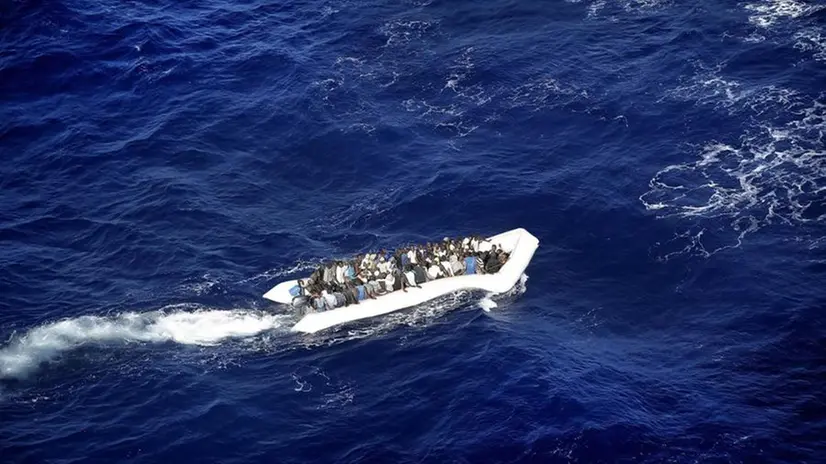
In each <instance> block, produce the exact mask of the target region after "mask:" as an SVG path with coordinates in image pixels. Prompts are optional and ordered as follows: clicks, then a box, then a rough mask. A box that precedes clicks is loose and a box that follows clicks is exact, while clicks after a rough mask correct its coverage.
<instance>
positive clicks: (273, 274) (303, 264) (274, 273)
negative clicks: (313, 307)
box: [204, 259, 321, 284]
mask: <svg viewBox="0 0 826 464" xmlns="http://www.w3.org/2000/svg"><path fill="white" fill-rule="evenodd" d="M320 263H321V260H320V259H314V260H307V261H305V260H300V261H298V262H296V263H294V264H292V265H290V266H282V267H276V268H273V269H269V270H266V271H264V272H262V273H260V274H256V275H254V276H252V277H248V278H246V279H242V280H239V281H238V283H239V284H243V283H247V282H255V281H258V280H272V279H275V278H278V277H283V276H286V275H291V274H295V273H297V272H302V271H308V270H310V269H315V268H316V267H317V266H318V265H319V264H320ZM204 277H205V278H206V275H204Z"/></svg>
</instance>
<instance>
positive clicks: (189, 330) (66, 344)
mask: <svg viewBox="0 0 826 464" xmlns="http://www.w3.org/2000/svg"><path fill="white" fill-rule="evenodd" d="M290 317H291V316H286V315H273V314H268V313H264V312H258V311H249V310H242V309H236V310H215V309H205V308H199V307H197V306H194V305H175V306H170V307H166V308H164V309H162V310H159V311H153V312H146V313H136V312H125V313H121V314H118V315H114V316H80V317H75V318H68V319H63V320H60V321H56V322H49V323H46V324H43V325H40V326H38V327H35V328H32V329H30V330H28V331H26V332H25V333H23V334H21V335H17V334H14V335H12V337H11V338H10V340H9V341H8V342H7V343H6V344H5V346H2V347H0V379H2V378H18V377H23V376H25V375H27V374H29V373H30V372H32V371H33V370H35V369H37V368H38V367H39V366H40V365H42V364H43V363H45V362H48V361H51V360H54V359H56V358H57V357H58V356H59V355H60V354H62V353H65V352H68V351H70V350H74V349H77V348H80V347H83V346H89V345H113V344H118V343H163V342H174V343H180V344H184V345H215V344H218V343H220V342H222V341H225V340H227V339H231V338H244V337H251V336H254V335H257V334H259V333H261V332H264V331H268V330H273V329H278V328H280V327H282V326H283V325H285V324H286V323H287V322H286V321H285V319H288V318H290Z"/></svg>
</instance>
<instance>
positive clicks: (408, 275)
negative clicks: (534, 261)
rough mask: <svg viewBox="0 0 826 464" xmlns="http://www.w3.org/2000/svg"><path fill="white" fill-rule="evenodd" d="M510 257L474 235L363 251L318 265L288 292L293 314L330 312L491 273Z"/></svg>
mask: <svg viewBox="0 0 826 464" xmlns="http://www.w3.org/2000/svg"><path fill="white" fill-rule="evenodd" d="M508 257H509V254H508V253H507V252H505V251H504V250H502V249H501V248H500V247H497V246H496V244H494V243H491V242H490V241H489V240H487V239H483V238H482V237H479V236H473V237H466V238H456V239H450V238H447V237H446V238H445V239H444V240H442V241H441V242H435V243H427V244H425V245H411V246H406V247H402V248H400V249H398V250H396V251H393V252H388V251H386V250H381V251H379V252H375V253H365V254H360V255H358V256H356V257H355V258H354V259H351V260H337V261H329V262H325V263H323V264H321V265H320V266H319V267H318V268H317V269H315V271H313V273H312V274H311V275H310V277H309V278H307V279H301V280H299V281H298V285H296V286H295V287H293V288H292V289H291V290H290V293H291V295H292V296H293V306H294V307H295V308H296V309H297V310H301V311H304V312H307V311H329V310H331V309H334V308H338V307H341V306H349V305H351V304H358V303H359V301H362V300H365V299H368V298H371V299H374V298H376V297H377V296H380V295H384V294H386V293H388V292H393V291H397V290H401V291H403V292H406V291H407V289H408V288H409V287H420V286H421V284H423V283H425V282H429V281H431V280H435V279H440V278H443V277H454V276H460V275H469V274H493V273H496V272H499V269H501V268H502V266H503V265H504V264H505V263H506V262H507V260H508Z"/></svg>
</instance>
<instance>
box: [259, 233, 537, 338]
mask: <svg viewBox="0 0 826 464" xmlns="http://www.w3.org/2000/svg"><path fill="white" fill-rule="evenodd" d="M488 240H490V241H491V242H493V243H494V244H496V245H498V246H500V247H502V249H504V250H505V251H507V252H509V253H510V258H509V259H508V261H507V262H506V263H505V265H504V266H502V269H500V270H499V272H497V273H495V274H472V275H463V276H456V277H444V278H441V279H437V280H432V281H430V282H425V283H423V284H421V288H413V287H411V288H408V290H407V292H402V291H395V292H391V293H387V294H385V295H382V296H379V297H377V298H376V299H369V300H363V301H361V302H360V303H359V304H357V305H355V304H354V305H350V306H345V307H342V308H336V309H333V310H331V311H323V312H318V313H310V314H307V315H306V316H304V317H303V318H302V319H301V320H300V321H298V323H296V324H295V325H294V326H293V328H292V330H293V331H294V332H305V333H315V332H318V331H319V330H324V329H327V328H330V327H333V326H336V325H339V324H344V323H346V322H352V321H357V320H359V319H366V318H370V317H376V316H381V315H383V314H388V313H392V312H394V311H398V310H400V309H404V308H409V307H411V306H416V305H418V304H422V303H424V302H426V301H430V300H432V299H435V298H438V297H440V296H443V295H447V294H449V293H453V292H456V291H459V290H471V289H479V290H486V291H488V292H493V293H504V292H507V291H508V290H510V289H511V288H513V286H514V285H515V284H516V282H517V281H519V278H520V277H521V276H522V273H523V272H525V268H527V267H528V264H529V263H530V262H531V258H533V254H534V252H535V251H536V249H537V247H538V246H539V240H538V239H537V238H536V237H534V236H533V235H531V234H530V233H529V232H528V231H527V230H525V229H514V230H510V231H508V232H504V233H501V234H499V235H495V236H493V237H490V238H489V239H488ZM297 283H298V280H289V281H286V282H281V283H280V284H278V285H276V286H275V287H273V288H272V289H271V290H270V291H268V292H267V293H265V294H264V298H266V299H268V300H271V301H275V302H276V303H284V304H290V302H291V301H292V299H293V297H292V295H291V294H290V289H291V288H293V287H295V286H296V285H297Z"/></svg>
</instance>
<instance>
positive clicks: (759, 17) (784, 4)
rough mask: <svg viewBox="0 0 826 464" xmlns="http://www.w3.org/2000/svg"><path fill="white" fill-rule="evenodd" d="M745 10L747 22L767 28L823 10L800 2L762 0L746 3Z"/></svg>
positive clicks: (796, 0) (820, 7) (820, 6)
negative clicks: (747, 15)
mask: <svg viewBox="0 0 826 464" xmlns="http://www.w3.org/2000/svg"><path fill="white" fill-rule="evenodd" d="M745 8H746V10H748V11H749V12H751V15H750V16H749V22H750V23H752V24H754V25H755V26H758V27H762V28H769V27H772V26H774V25H775V24H776V23H777V22H779V21H781V20H787V19H796V18H800V17H802V16H808V15H810V14H812V13H814V12H816V11H818V10H820V9H822V8H823V6H822V5H809V4H807V3H805V2H802V1H800V0H763V1H761V2H755V3H748V4H746V6H745Z"/></svg>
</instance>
